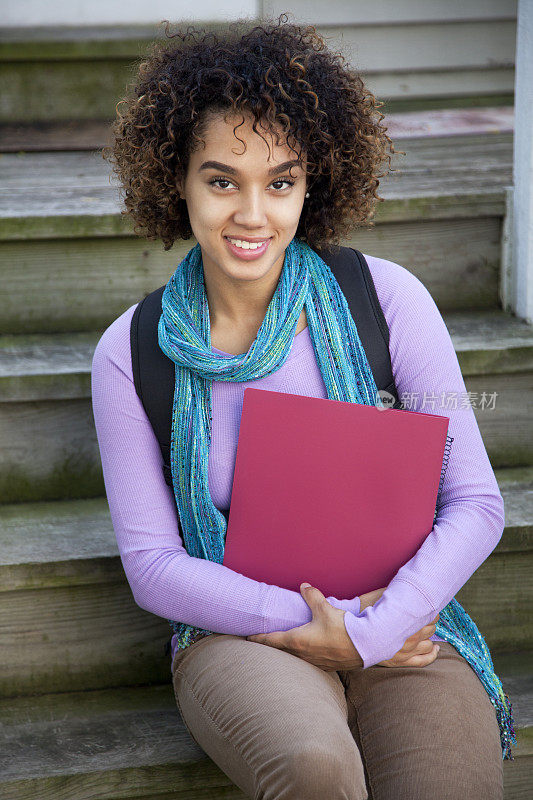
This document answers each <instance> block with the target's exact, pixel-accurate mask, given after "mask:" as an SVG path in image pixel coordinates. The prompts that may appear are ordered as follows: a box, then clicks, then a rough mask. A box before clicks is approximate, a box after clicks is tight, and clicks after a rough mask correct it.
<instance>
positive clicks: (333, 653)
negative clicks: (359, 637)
mask: <svg viewBox="0 0 533 800" xmlns="http://www.w3.org/2000/svg"><path fill="white" fill-rule="evenodd" d="M300 592H301V594H302V597H303V598H304V600H305V602H306V603H307V605H308V606H309V608H310V609H311V611H312V613H313V619H312V621H311V622H307V623H306V624H305V625H300V626H299V627H297V628H291V630H289V631H274V632H273V633H259V634H257V635H255V636H247V637H246V638H247V639H248V640H249V641H251V642H258V643H259V644H266V645H268V646H269V647H276V648H278V649H279V650H286V651H287V652H288V653H292V654H293V655H295V656H298V658H302V659H303V660H304V661H309V663H310V664H314V665H315V666H317V667H320V668H321V669H323V670H325V671H326V672H333V671H335V670H338V669H341V670H345V669H353V668H354V667H362V666H363V659H362V658H361V656H360V655H359V653H358V652H357V650H356V649H355V647H354V645H353V642H352V640H351V639H350V637H349V636H348V634H347V632H346V628H345V627H344V615H345V614H346V611H342V610H341V609H339V608H334V606H332V605H331V604H330V603H328V601H327V600H326V598H325V597H324V595H323V594H322V592H321V591H320V589H317V588H316V587H313V586H310V585H309V584H308V583H302V584H301V586H300Z"/></svg>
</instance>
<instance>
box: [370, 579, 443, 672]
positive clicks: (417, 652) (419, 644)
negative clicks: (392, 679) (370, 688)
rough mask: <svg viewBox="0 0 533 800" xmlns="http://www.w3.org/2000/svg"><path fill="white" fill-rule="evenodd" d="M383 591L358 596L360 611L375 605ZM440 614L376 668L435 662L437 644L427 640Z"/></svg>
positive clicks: (424, 665) (431, 634) (378, 590)
mask: <svg viewBox="0 0 533 800" xmlns="http://www.w3.org/2000/svg"><path fill="white" fill-rule="evenodd" d="M386 588H387V587H386V586H385V587H384V588H383V589H375V590H374V591H373V592H366V594H362V595H360V597H359V599H360V601H361V611H363V610H364V609H365V608H367V607H368V606H373V605H374V603H377V601H378V600H379V598H380V597H381V595H382V594H383V592H384V591H385V589H386ZM439 616H440V614H437V616H436V617H435V619H434V620H433V621H432V622H431V623H430V624H429V625H425V626H424V627H423V628H421V629H420V630H419V631H417V632H416V633H413V635H412V636H410V637H409V638H408V639H406V640H405V642H404V645H403V647H402V648H401V649H400V650H398V652H397V653H395V654H394V655H393V657H392V658H388V659H387V660H385V661H380V662H379V663H378V664H377V666H378V667H427V665H428V664H431V663H432V661H435V659H436V658H437V655H438V652H439V646H438V644H437V642H432V641H431V639H430V638H429V637H430V636H433V634H434V633H435V631H436V629H437V626H436V624H435V623H436V622H438V619H439Z"/></svg>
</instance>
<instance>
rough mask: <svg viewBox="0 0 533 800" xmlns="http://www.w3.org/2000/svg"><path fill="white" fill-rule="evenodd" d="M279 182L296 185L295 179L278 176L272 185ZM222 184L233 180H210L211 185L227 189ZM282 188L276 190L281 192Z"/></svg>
mask: <svg viewBox="0 0 533 800" xmlns="http://www.w3.org/2000/svg"><path fill="white" fill-rule="evenodd" d="M279 183H287V184H288V185H289V186H294V181H290V180H289V179H288V178H278V179H277V180H275V181H272V183H271V186H274V185H275V184H279ZM220 184H231V181H230V180H228V179H227V178H213V180H211V181H209V185H210V186H215V185H218V186H219V188H220V189H225V188H226V186H221V185H220ZM281 191H282V189H276V192H281Z"/></svg>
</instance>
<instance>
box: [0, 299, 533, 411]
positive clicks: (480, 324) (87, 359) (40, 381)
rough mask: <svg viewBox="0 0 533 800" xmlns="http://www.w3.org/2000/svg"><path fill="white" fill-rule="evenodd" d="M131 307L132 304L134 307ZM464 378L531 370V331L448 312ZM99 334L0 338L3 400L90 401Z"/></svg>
mask: <svg viewBox="0 0 533 800" xmlns="http://www.w3.org/2000/svg"><path fill="white" fill-rule="evenodd" d="M132 305H133V303H132ZM443 319H444V322H445V324H446V327H447V328H448V331H449V333H450V337H451V339H452V342H453V344H454V347H455V350H456V353H457V357H458V359H459V364H460V367H461V371H462V374H463V376H465V377H466V376H473V375H486V374H491V373H497V374H508V373H513V372H527V371H530V370H533V326H531V325H528V324H527V323H526V322H524V321H523V320H520V319H517V318H516V317H514V316H513V315H511V314H509V313H506V312H502V311H499V310H487V311H481V310H474V311H465V312H461V311H454V312H445V313H444V314H443ZM100 335H101V331H97V332H96V331H92V332H81V333H55V334H21V335H17V336H12V335H4V336H0V401H2V402H15V401H17V402H22V401H37V400H70V399H75V398H88V397H90V396H91V390H90V370H91V361H92V357H93V353H94V349H95V347H96V344H97V342H98V339H99V338H100Z"/></svg>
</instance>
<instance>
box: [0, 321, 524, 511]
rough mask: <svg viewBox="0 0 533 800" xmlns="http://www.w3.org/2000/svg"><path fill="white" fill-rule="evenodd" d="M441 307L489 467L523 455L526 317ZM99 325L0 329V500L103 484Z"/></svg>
mask: <svg viewBox="0 0 533 800" xmlns="http://www.w3.org/2000/svg"><path fill="white" fill-rule="evenodd" d="M123 310H124V309H122V311H123ZM443 317H444V319H445V322H446V324H447V326H448V328H449V331H450V335H451V337H452V341H453V343H454V345H455V347H456V351H457V355H458V359H459V364H460V366H461V369H462V372H463V376H464V378H465V384H466V389H467V391H469V392H473V393H475V394H473V395H472V396H471V404H472V406H473V408H474V413H475V415H476V418H477V421H478V424H479V426H480V430H481V433H482V436H483V439H484V442H485V446H486V448H487V452H488V454H489V458H490V459H491V463H492V465H493V467H494V468H496V467H504V466H519V465H524V464H525V465H527V464H533V436H532V435H531V434H532V418H533V413H532V410H533V409H532V404H533V391H532V389H533V386H532V381H533V378H532V376H533V326H530V325H528V324H527V323H525V322H524V321H522V320H519V319H517V318H516V317H514V316H512V315H511V314H509V313H507V312H502V311H480V310H478V311H473V312H453V313H452V312H450V313H444V314H443ZM100 335H101V331H98V332H92V333H84V332H81V333H68V334H67V333H61V334H48V335H38V334H29V335H18V336H7V335H5V336H0V431H1V432H0V435H1V437H2V443H3V447H2V450H1V451H0V496H1V497H2V498H3V501H4V502H13V503H16V502H27V501H28V502H31V501H37V500H53V499H57V500H60V499H63V498H68V497H70V498H74V497H80V498H81V497H95V496H98V495H100V494H103V492H104V488H103V483H102V475H101V464H100V453H99V449H98V443H97V439H96V432H95V430H94V421H93V416H92V406H91V388H90V377H91V376H90V370H91V360H92V355H93V352H94V348H95V346H96V343H97V341H98V339H99V337H100ZM483 392H485V400H484V399H483ZM490 396H492V397H493V400H492V401H491V400H490ZM457 401H458V402H460V398H457ZM437 402H439V401H437ZM452 402H453V399H452ZM432 408H433V406H432V405H431V404H430V403H428V405H427V411H428V412H429V413H431V410H432Z"/></svg>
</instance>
